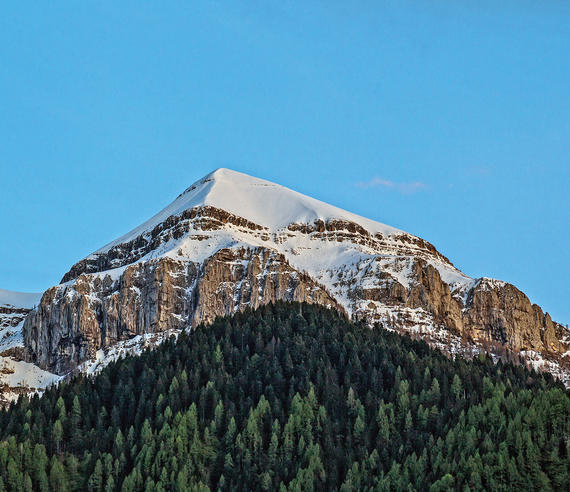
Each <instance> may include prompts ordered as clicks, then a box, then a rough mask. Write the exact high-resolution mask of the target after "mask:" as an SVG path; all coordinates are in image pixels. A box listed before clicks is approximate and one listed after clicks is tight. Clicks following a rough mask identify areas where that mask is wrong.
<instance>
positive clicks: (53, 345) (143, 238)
mask: <svg viewBox="0 0 570 492" xmlns="http://www.w3.org/2000/svg"><path fill="white" fill-rule="evenodd" d="M276 300H287V301H301V302H307V303H316V304H321V305H324V306H328V307H330V308H333V309H336V310H338V311H340V312H342V313H344V314H346V315H347V316H349V317H350V318H351V319H354V320H363V321H365V322H366V323H368V324H370V325H373V324H375V323H381V324H382V325H384V326H385V327H386V328H388V329H393V330H398V331H405V332H409V333H410V334H412V335H413V336H418V337H422V338H424V339H426V340H427V341H428V342H429V343H431V344H432V345H435V346H437V347H439V348H441V349H443V350H444V351H447V352H448V353H462V354H466V355H472V354H473V353H477V352H478V351H480V350H489V351H492V352H494V353H495V354H496V355H497V356H504V351H505V350H506V349H507V350H509V351H510V352H509V353H510V354H515V353H520V354H521V355H522V356H523V357H524V358H526V359H527V360H529V361H530V362H531V363H532V364H534V365H535V366H536V367H543V368H546V369H548V370H549V371H551V372H553V373H554V374H556V375H557V376H558V377H560V378H562V379H563V380H564V381H565V382H566V383H568V382H569V381H570V377H569V376H570V370H569V369H568V367H569V363H570V352H569V351H568V348H569V344H570V337H569V335H568V330H567V329H566V328H564V327H563V326H562V325H560V324H557V323H555V322H553V321H552V320H551V318H550V316H549V315H548V314H547V313H544V312H543V311H542V310H541V308H540V307H539V306H537V305H533V304H531V302H530V301H529V299H528V298H527V297H526V296H525V295H524V294H523V293H522V292H521V291H520V290H518V289H517V288H516V287H514V286H512V285H510V284H508V283H505V282H501V281H498V280H493V279H489V278H477V279H475V278H470V277H469V276H467V275H465V274H464V273H462V272H460V271H459V270H458V269H457V268H455V267H454V266H453V264H452V263H451V262H450V261H449V260H448V259H447V258H446V257H445V256H444V255H442V254H441V253H439V252H438V251H437V250H436V248H435V247H434V246H433V245H431V244H430V243H428V242H427V241H425V240H423V239H421V238H419V237H416V236H413V235H411V234H408V233H406V232H404V231H401V230H398V229H395V228H393V227H390V226H387V225H384V224H381V223H378V222H375V221H372V220H369V219H366V218H364V217H360V216H358V215H355V214H352V213H350V212H346V211H344V210H341V209H339V208H336V207H333V206H331V205H328V204H326V203H323V202H321V201H318V200H315V199H313V198H310V197H307V196H304V195H302V194H300V193H297V192H295V191H292V190H290V189H287V188H285V187H283V186H280V185H277V184H274V183H271V182H268V181H265V180H262V179H258V178H254V177H251V176H247V175H245V174H242V173H238V172H235V171H231V170H228V169H218V170H216V171H214V172H213V173H211V174H208V175H207V176H205V177H204V178H202V179H201V180H199V181H197V182H196V183H194V184H193V185H192V186H190V187H189V188H188V189H186V190H185V191H184V192H183V193H182V194H181V195H179V196H178V197H177V198H176V200H174V202H172V203H171V204H170V205H169V206H167V207H166V208H165V209H164V210H162V211H161V212H159V213H158V214H156V215H155V216H154V217H152V218H151V219H149V220H148V221H147V222H145V223H144V224H142V225H140V226H139V227H137V228H135V229H133V230H132V231H131V232H129V233H127V234H126V235H124V236H122V237H120V238H119V239H117V240H115V241H113V242H111V243H109V244H107V245H106V246H104V247H102V248H101V249H99V250H97V251H95V252H94V253H92V254H90V255H89V256H87V257H86V258H84V259H82V260H81V261H79V262H78V263H76V264H75V265H73V266H72V267H71V269H70V270H69V272H67V273H66V274H65V275H64V276H63V278H62V281H61V283H60V284H59V285H57V286H54V287H52V288H50V289H48V290H47V291H46V292H45V293H44V294H43V296H42V298H41V301H40V303H39V305H38V306H37V308H36V309H34V310H33V311H32V312H31V313H30V314H29V315H28V317H27V318H26V321H25V323H24V325H23V343H24V346H25V349H26V350H25V357H26V360H27V361H28V362H31V363H34V364H36V365H37V366H38V367H40V368H41V369H42V370H46V371H49V372H51V373H53V374H56V375H65V374H68V373H70V372H73V371H76V370H82V371H88V372H92V371H95V370H98V368H100V367H102V366H103V365H105V364H106V363H107V362H108V361H109V360H113V359H114V358H116V357H118V356H119V355H120V354H121V353H124V352H125V351H133V350H135V351H136V350H140V347H141V346H142V345H143V344H147V345H148V344H150V345H152V344H156V343H159V342H160V341H161V340H163V339H164V338H165V337H167V336H168V335H169V334H171V333H176V332H179V331H180V330H182V329H184V328H186V327H187V326H197V325H198V324H199V323H202V322H205V323H211V322H212V321H213V320H214V319H215V318H216V316H223V315H227V314H232V313H234V312H236V311H238V310H241V309H244V308H246V307H250V308H256V307H258V306H261V305H263V304H267V303H269V302H274V301H276Z"/></svg>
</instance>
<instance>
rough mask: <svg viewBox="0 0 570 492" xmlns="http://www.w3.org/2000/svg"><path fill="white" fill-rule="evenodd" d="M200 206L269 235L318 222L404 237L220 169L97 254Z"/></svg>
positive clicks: (272, 185)
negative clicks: (341, 222)
mask: <svg viewBox="0 0 570 492" xmlns="http://www.w3.org/2000/svg"><path fill="white" fill-rule="evenodd" d="M200 206H211V207H215V208H218V209H221V210H225V211H226V212H230V213H232V214H234V215H237V216H238V217H243V218H246V219H247V220H249V221H251V222H254V223H256V224H258V225H260V226H263V227H266V228H267V229H268V230H270V231H276V230H279V229H282V228H285V227H287V226H288V225H289V224H293V223H301V224H311V223H313V222H314V221H315V220H318V219H321V220H324V221H327V220H329V219H339V220H346V221H350V222H354V223H356V224H359V225H361V226H362V227H364V228H365V229H366V230H367V231H368V232H370V233H371V234H377V233H382V234H384V235H387V236H390V235H395V234H402V233H403V231H400V230H399V229H396V228H394V227H391V226H388V225H385V224H381V223H379V222H376V221H373V220H370V219H367V218H365V217H361V216H359V215H356V214H353V213H351V212H347V211H346V210H342V209H340V208H338V207H335V206H332V205H329V204H327V203H324V202H322V201H320V200H316V199H314V198H311V197H309V196H306V195H303V194H301V193H298V192H296V191H293V190H291V189H289V188H286V187H285V186H281V185H278V184H275V183H272V182H271V181H266V180H264V179H260V178H255V177H252V176H248V175H247V174H244V173H240V172H237V171H232V170H231V169H225V168H220V169H216V170H215V171H213V172H211V173H210V174H208V175H206V176H204V177H203V178H202V179H200V180H198V181H196V182H195V183H194V184H193V185H192V186H190V187H189V188H187V189H186V190H185V191H184V192H183V193H182V194H180V195H179V196H178V197H177V198H176V200H174V201H173V202H172V203H171V204H170V205H168V206H167V207H166V208H164V209H163V210H161V211H160V212H159V213H158V214H156V215H155V216H154V217H152V218H151V219H149V220H148V221H146V222H144V223H143V224H141V225H140V226H138V227H136V228H135V229H133V230H132V231H130V232H129V233H127V234H125V235H124V236H122V237H120V238H118V239H116V240H115V241H113V242H111V243H109V244H107V245H106V246H104V247H103V248H101V249H99V250H98V251H96V252H95V253H105V252H107V251H109V249H111V248H112V247H113V246H116V245H117V244H121V243H125V242H128V241H130V240H132V239H134V238H136V237H137V236H139V235H141V234H143V233H145V232H148V231H150V230H152V229H153V228H154V227H155V226H156V225H157V224H160V223H161V222H163V221H164V220H166V219H167V218H168V217H170V216H173V215H179V214H181V213H182V212H184V211H185V210H189V209H191V208H194V207H200Z"/></svg>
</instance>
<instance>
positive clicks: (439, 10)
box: [0, 0, 570, 323]
mask: <svg viewBox="0 0 570 492" xmlns="http://www.w3.org/2000/svg"><path fill="white" fill-rule="evenodd" d="M457 3H461V4H462V5H463V6H462V7H458V6H453V5H452V4H457ZM494 4H500V5H501V6H500V7H499V6H496V5H495V6H493V5H494ZM469 5H470V6H469ZM475 5H477V6H475ZM0 55H1V58H0V60H1V69H0V91H1V94H2V95H1V97H0V135H1V137H0V143H1V145H0V167H1V169H0V176H1V178H0V221H1V225H2V232H1V235H0V287H2V288H6V289H12V290H24V291H39V290H43V289H45V288H47V287H49V286H50V285H53V284H55V283H57V282H58V281H59V280H60V278H61V276H62V275H63V274H64V273H65V272H66V271H67V269H68V268H69V267H70V266H71V264H73V263H74V262H75V261H77V260H79V259H80V258H82V257H83V256H85V255H87V254H88V253H90V252H91V251H93V250H95V249H97V248H98V247H100V246H102V245H103V244H105V243H107V242H108V241H110V240H112V239H114V238H115V237H117V236H119V235H121V234H123V233H125V232H127V231H128V230H129V229H130V228H132V227H134V226H136V225H137V224H138V223H140V222H142V221H144V220H145V219H147V218H148V217H149V216H151V215H152V214H154V213H155V212H157V211H158V210H159V209H161V208H162V207H163V206H165V205H166V204H167V203H169V202H170V201H171V200H172V199H174V198H175V197H176V195H177V194H178V193H180V192H181V191H182V190H183V189H184V188H186V187H187V186H188V185H190V184H191V183H192V182H193V181H195V180H196V179H198V178H200V177H202V176H203V175H204V174H206V173H208V172H209V171H211V170H213V169H214V168H217V167H229V168H233V169H236V170H239V171H243V172H246V173H249V174H253V175H255V176H258V177H263V178H266V179H270V180H272V181H276V182H278V183H281V184H283V185H286V186H289V187H291V188H294V189H296V190H298V191H301V192H303V193H306V194H309V195H312V196H314V197H316V198H319V199H322V200H325V201H327V202H329V203H332V204H335V205H337V206H340V207H343V208H346V209H348V210H350V211H353V212H356V213H359V214H361V215H364V216H367V217H370V218H373V219H376V220H379V221H382V222H385V223H387V224H390V225H393V226H396V227H399V228H402V229H404V230H407V231H409V232H411V233H414V234H417V235H420V236H422V237H424V238H425V239H427V240H429V241H431V242H432V243H434V244H435V245H436V246H437V248H438V249H439V250H440V251H441V252H443V253H444V254H445V255H447V256H448V257H449V258H450V259H451V260H452V261H453V262H454V263H455V265H456V266H458V267H459V268H460V269H462V270H463V271H464V272H466V273H467V274H469V275H471V276H475V277H476V276H482V275H486V276H492V277H496V278H500V279H503V280H506V281H509V282H512V283H514V284H515V285H517V286H518V287H519V288H521V289H522V290H523V291H525V292H526V293H527V294H528V295H529V297H530V298H531V300H532V301H533V302H537V303H538V304H541V305H542V306H543V307H544V308H546V309H547V310H548V311H549V312H550V313H551V314H552V315H553V317H554V318H555V319H557V320H559V321H561V322H564V323H570V302H569V296H570V289H569V287H568V281H569V278H568V277H569V273H570V262H569V247H568V244H569V241H570V227H569V226H570V212H569V210H570V206H569V203H568V194H569V190H570V5H569V2H554V1H543V2H538V1H537V2H526V1H523V0H519V1H513V2H512V3H509V2H489V3H485V2H474V1H473V2H469V1H467V2H451V1H443V0H442V1H427V0H426V1H424V2H421V1H416V2H405V1H404V2H401V1H393V2H376V1H375V2H359V1H356V2H333V1H322V2H316V1H307V0H305V1H298V2H291V1H282V0H281V1H274V2H272V1H263V2H261V1H260V2H251V1H247V2H246V1H243V2H238V1H232V2H195V3H191V2H158V1H157V2H139V1H137V2H126V1H122V2H115V1H113V2H111V1H109V2H103V1H99V2H49V6H48V2H36V3H35V4H34V5H33V6H32V5H31V4H28V3H27V2H10V4H8V3H5V4H4V5H3V7H2V15H1V16H0Z"/></svg>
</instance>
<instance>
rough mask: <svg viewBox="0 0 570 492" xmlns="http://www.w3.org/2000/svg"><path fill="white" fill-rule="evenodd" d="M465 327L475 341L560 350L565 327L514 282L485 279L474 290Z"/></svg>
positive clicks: (518, 348)
mask: <svg viewBox="0 0 570 492" xmlns="http://www.w3.org/2000/svg"><path fill="white" fill-rule="evenodd" d="M464 324H465V328H464V330H465V331H467V332H468V333H469V334H470V336H471V337H472V338H473V339H474V340H494V341H497V342H500V343H502V344H505V345H507V346H508V347H509V348H511V349H514V350H517V351H521V350H535V351H538V352H560V351H561V350H562V349H563V345H562V343H561V341H560V340H559V338H558V337H557V334H556V331H557V330H561V329H562V327H561V326H560V325H559V326H558V327H556V326H555V324H554V323H553V322H552V320H551V319H550V315H548V313H546V314H545V313H543V312H542V309H540V307H539V306H537V305H536V304H534V305H533V304H531V302H530V301H529V299H528V297H527V296H526V295H524V294H523V293H522V292H521V291H520V290H518V289H517V288H516V287H515V286H514V285H511V284H508V283H505V282H498V281H496V280H491V279H482V280H481V281H480V282H478V283H477V284H476V285H475V287H473V288H472V289H471V291H470V292H469V295H468V298H467V306H466V310H465V315H464Z"/></svg>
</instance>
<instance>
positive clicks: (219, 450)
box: [0, 303, 570, 491]
mask: <svg viewBox="0 0 570 492" xmlns="http://www.w3.org/2000/svg"><path fill="white" fill-rule="evenodd" d="M569 416H570V397H569V394H568V392H567V391H566V390H565V389H564V388H563V387H562V385H561V384H560V383H556V382H555V381H554V380H553V379H552V377H551V376H543V375H538V374H536V373H534V372H529V371H528V370H527V369H526V368H524V367H523V366H522V365H510V364H509V365H503V364H502V363H500V362H499V363H498V364H494V363H493V362H492V361H491V360H490V359H489V358H488V357H481V358H477V359H476V360H474V361H472V362H468V361H465V360H463V359H457V360H452V359H449V358H447V357H445V356H444V355H442V354H441V353H439V352H438V351H434V350H432V349H430V348H428V346H427V345H426V344H425V343H424V342H420V341H413V340H411V339H410V338H407V337H402V336H400V335H396V334H394V333H390V332H388V331H386V330H384V329H382V328H381V327H376V328H374V329H372V330H371V329H369V328H367V327H365V326H364V325H358V324H353V323H351V322H349V321H347V320H346V319H344V318H343V317H341V316H340V315H339V314H338V313H337V312H335V311H332V310H327V309H325V308H322V307H317V306H309V305H302V304H288V303H277V304H273V305H268V306H265V307H263V308H260V309H259V310H257V311H246V312H243V313H241V314H237V315H235V316H234V317H231V318H220V319H217V320H216V321H215V322H214V323H213V325H211V326H208V327H204V326H199V327H198V328H197V329H196V330H194V331H193V332H192V333H191V334H185V333H182V334H181V335H180V336H179V337H178V340H177V341H175V340H174V339H171V340H170V341H168V342H166V343H165V344H163V345H162V346H160V347H159V348H157V349H155V350H153V351H148V352H145V353H143V354H142V355H141V356H138V357H128V358H126V359H123V360H120V361H118V362H116V363H114V364H111V365H110V366H109V367H107V368H106V369H104V370H103V372H102V373H101V374H100V375H98V376H97V377H95V378H91V379H90V378H87V377H85V376H80V377H77V378H75V379H73V380H71V381H69V382H67V383H64V384H61V385H60V386H59V387H57V388H52V389H50V390H48V391H46V394H45V395H44V396H43V397H42V398H38V397H34V398H32V399H31V400H29V399H21V400H20V401H19V402H18V403H17V404H14V405H12V406H11V407H10V408H9V409H8V410H3V411H1V412H0V439H1V442H0V490H40V491H42V490H46V491H47V490H61V491H63V490H94V491H111V490H124V491H133V490H144V491H169V490H176V491H182V490H208V489H209V490H217V489H221V490H279V489H282V490H303V491H305V490H346V491H349V490H429V489H431V490H461V491H463V490H483V489H485V490H562V489H564V487H566V486H567V485H568V483H569V465H568V463H569V459H568V450H569V441H568V440H569Z"/></svg>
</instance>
